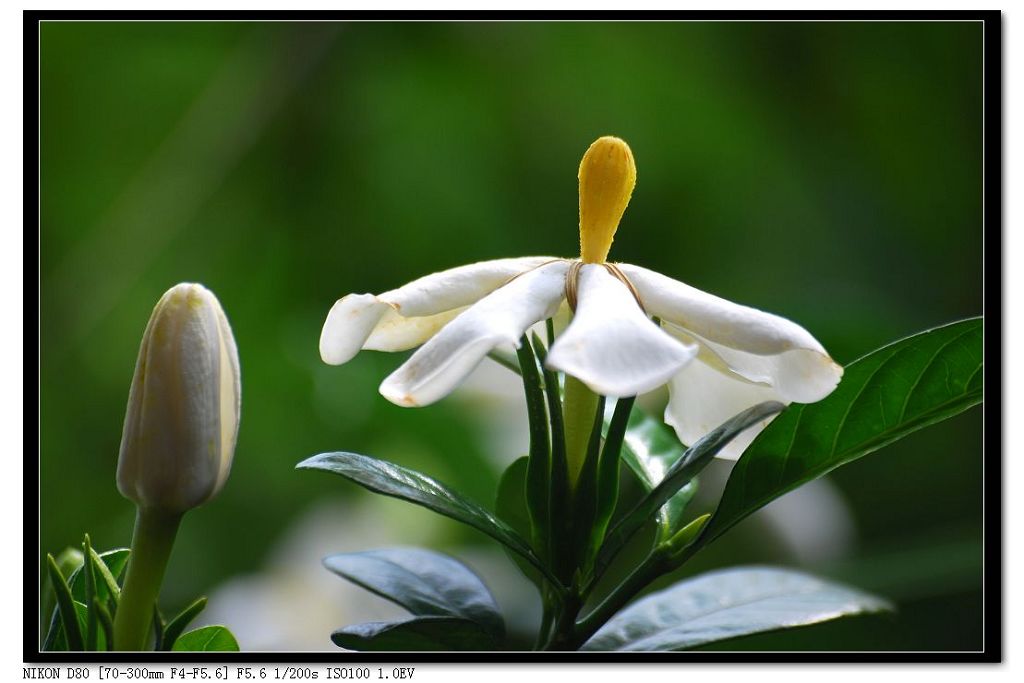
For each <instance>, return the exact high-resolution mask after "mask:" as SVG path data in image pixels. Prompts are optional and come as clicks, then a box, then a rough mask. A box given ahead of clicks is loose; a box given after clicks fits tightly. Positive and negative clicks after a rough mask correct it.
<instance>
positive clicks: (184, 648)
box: [172, 626, 238, 652]
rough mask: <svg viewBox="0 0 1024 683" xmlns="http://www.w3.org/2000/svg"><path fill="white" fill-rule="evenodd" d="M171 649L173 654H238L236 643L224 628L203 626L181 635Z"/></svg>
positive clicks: (229, 632) (233, 637)
mask: <svg viewBox="0 0 1024 683" xmlns="http://www.w3.org/2000/svg"><path fill="white" fill-rule="evenodd" d="M172 649H173V650H174V652H238V641H237V640H235V636H234V635H233V634H232V633H231V631H229V630H228V628H227V627H226V626H203V627H201V628H197V629H196V630H194V631H189V632H188V633H184V634H182V635H181V637H179V638H178V639H177V640H176V641H175V642H174V648H172Z"/></svg>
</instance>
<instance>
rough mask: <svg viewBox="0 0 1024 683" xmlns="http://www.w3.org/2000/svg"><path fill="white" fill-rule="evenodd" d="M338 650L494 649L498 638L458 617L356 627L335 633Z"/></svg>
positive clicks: (356, 625) (332, 638)
mask: <svg viewBox="0 0 1024 683" xmlns="http://www.w3.org/2000/svg"><path fill="white" fill-rule="evenodd" d="M331 640H333V641H334V644H335V645H337V646H338V647H343V648H345V649H347V650H360V651H364V652H396V651H411V652H424V651H442V650H443V651H460V650H462V651H465V650H493V649H494V648H495V642H494V639H493V638H492V637H491V636H490V634H488V633H487V631H485V630H483V629H482V628H480V625H479V624H477V623H475V622H472V621H468V620H466V619H458V618H455V617H420V618H419V619H411V620H409V621H398V622H382V623H369V624H354V625H352V626H346V627H345V628H342V629H339V630H337V631H335V632H334V633H332V634H331Z"/></svg>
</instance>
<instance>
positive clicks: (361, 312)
mask: <svg viewBox="0 0 1024 683" xmlns="http://www.w3.org/2000/svg"><path fill="white" fill-rule="evenodd" d="M387 311H388V305H387V304H386V303H384V302H383V301H381V300H380V299H378V298H377V297H375V296H374V295H373V294H349V295H348V296H346V297H344V298H343V299H338V300H337V301H335V302H334V305H333V306H331V311H330V312H329V313H328V314H327V320H326V321H325V322H324V328H323V329H322V330H321V331H320V358H322V359H323V361H324V362H325V363H327V364H329V365H341V364H342V363H347V362H348V361H350V360H352V358H353V357H354V356H355V355H356V354H357V353H359V349H361V348H363V342H365V341H366V339H367V337H369V336H370V333H372V332H373V328H374V327H376V326H377V323H378V322H380V319H381V318H382V317H383V316H384V314H385V313H386V312H387Z"/></svg>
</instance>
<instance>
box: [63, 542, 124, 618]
mask: <svg viewBox="0 0 1024 683" xmlns="http://www.w3.org/2000/svg"><path fill="white" fill-rule="evenodd" d="M127 557H128V552H127V551H126V552H125V559H127ZM89 559H90V560H92V567H93V572H94V573H95V575H96V576H97V577H98V578H99V579H100V580H101V581H102V583H101V582H100V581H97V586H96V598H97V599H98V600H99V601H100V602H101V603H102V602H103V601H104V600H106V599H107V598H108V597H109V598H111V599H112V600H113V601H114V604H115V605H116V604H117V603H118V601H119V600H120V599H121V588H120V586H118V585H117V579H115V578H114V574H113V572H111V570H110V567H109V566H108V565H107V564H106V562H104V559H103V557H101V556H100V555H98V554H97V553H96V551H95V550H93V549H92V548H89ZM115 564H116V563H115ZM118 573H120V570H118ZM72 590H73V589H72Z"/></svg>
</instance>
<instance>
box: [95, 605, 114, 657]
mask: <svg viewBox="0 0 1024 683" xmlns="http://www.w3.org/2000/svg"><path fill="white" fill-rule="evenodd" d="M92 609H93V610H95V612H96V618H97V619H98V620H99V624H100V627H101V628H102V629H103V630H102V632H101V633H100V636H99V638H98V642H97V648H96V649H98V650H109V649H110V644H111V643H113V642H114V619H113V617H111V616H110V611H109V610H108V609H107V608H106V607H105V606H104V605H103V603H101V602H100V601H99V600H93V602H92Z"/></svg>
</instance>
